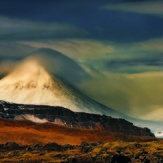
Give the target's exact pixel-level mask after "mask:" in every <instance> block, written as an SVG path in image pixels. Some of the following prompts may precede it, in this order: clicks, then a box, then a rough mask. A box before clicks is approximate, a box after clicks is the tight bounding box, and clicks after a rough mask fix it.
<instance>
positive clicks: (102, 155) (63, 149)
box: [0, 141, 163, 163]
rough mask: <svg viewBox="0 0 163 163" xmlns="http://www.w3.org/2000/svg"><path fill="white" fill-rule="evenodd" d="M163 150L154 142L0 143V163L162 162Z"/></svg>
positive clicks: (159, 144) (157, 142)
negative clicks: (78, 143)
mask: <svg viewBox="0 0 163 163" xmlns="http://www.w3.org/2000/svg"><path fill="white" fill-rule="evenodd" d="M162 150H163V148H162V143H161V142H159V141H154V142H142V143H139V142H132V143H131V142H107V143H101V142H96V143H87V142H82V143H81V144H80V145H70V144H65V145H59V144H57V143H55V142H53V143H47V144H42V145H40V144H31V145H24V146H23V145H19V144H17V143H15V142H7V143H5V144H0V162H12V163H13V162H14V161H15V162H17V163H43V162H44V163H52V162H53V163H54V162H55V163H138V162H142V163H157V162H158V163H161V162H163V155H162V154H163V151H162Z"/></svg>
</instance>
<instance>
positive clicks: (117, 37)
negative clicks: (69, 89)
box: [0, 0, 163, 120]
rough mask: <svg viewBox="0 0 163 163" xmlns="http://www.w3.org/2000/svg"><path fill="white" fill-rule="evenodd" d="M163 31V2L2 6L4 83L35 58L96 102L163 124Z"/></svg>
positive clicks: (52, 1)
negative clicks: (21, 64) (55, 69)
mask: <svg viewBox="0 0 163 163" xmlns="http://www.w3.org/2000/svg"><path fill="white" fill-rule="evenodd" d="M162 29H163V2H162V0H116V1H115V0H100V1H99V0H94V1H92V0H78V1H76V0H69V1H67V0H46V1H44V0H24V1H22V0H14V1H13V0H5V1H0V77H1V78H2V77H4V76H5V75H6V74H8V73H10V72H11V71H12V70H13V68H14V67H15V66H16V65H17V64H18V63H19V62H20V61H21V60H23V59H25V58H26V57H28V56H31V55H34V56H37V57H41V58H43V59H41V61H44V62H42V64H44V66H46V67H47V69H48V70H49V71H51V72H52V71H53V66H51V65H54V64H55V65H57V66H58V70H57V72H56V71H55V72H53V73H54V74H55V73H56V75H58V76H60V77H61V78H63V79H65V80H66V81H68V82H69V83H71V84H73V85H74V86H75V87H77V88H78V89H80V90H81V91H82V92H84V93H85V94H87V95H88V96H90V97H91V98H93V99H95V100H97V101H99V102H101V103H103V104H105V105H107V106H109V107H112V108H113V109H115V110H118V111H119V112H122V113H124V114H127V115H129V116H132V117H136V118H142V119H150V120H163V117H162V116H161V114H160V113H161V112H162V111H163V100H162V92H163V85H162V82H163V46H162V45H163V30H162ZM49 58H50V59H49ZM51 58H53V59H51ZM45 61H46V64H45ZM153 115H155V116H153Z"/></svg>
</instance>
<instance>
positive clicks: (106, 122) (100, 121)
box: [0, 101, 154, 137]
mask: <svg viewBox="0 0 163 163" xmlns="http://www.w3.org/2000/svg"><path fill="white" fill-rule="evenodd" d="M25 114H29V115H34V116H35V117H38V118H39V119H47V120H48V121H49V122H52V123H55V124H59V125H63V126H67V127H74V128H86V129H103V130H106V131H109V132H117V133H123V134H126V135H134V136H151V137H154V134H153V133H151V131H150V130H149V129H148V128H140V127H137V126H134V125H133V123H131V122H129V121H127V120H125V119H122V118H112V117H111V116H106V115H99V114H90V113H84V112H73V111H71V110H69V109H66V108H64V107H59V106H48V105H23V104H14V103H8V102H5V101H0V117H2V118H7V119H14V118H15V117H16V116H18V115H25Z"/></svg>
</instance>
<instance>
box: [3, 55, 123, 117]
mask: <svg viewBox="0 0 163 163" xmlns="http://www.w3.org/2000/svg"><path fill="white" fill-rule="evenodd" d="M0 99H1V100H5V101H9V102H15V103H22V104H39V105H53V106H63V107H66V108H69V109H71V110H72V111H76V112H87V113H97V114H106V115H110V116H113V117H121V118H125V115H123V114H121V113H119V112H117V111H114V110H113V109H110V108H108V107H106V106H104V105H102V104H99V103H97V102H96V101H94V100H92V99H90V98H89V97H87V96H86V95H84V94H83V93H81V92H80V91H78V90H77V89H75V88H74V87H72V86H71V85H70V84H68V83H66V82H65V81H63V80H60V79H59V78H57V77H56V76H53V75H51V74H50V73H49V72H47V71H46V70H45V68H44V67H43V66H41V65H40V64H39V63H38V61H37V60H35V59H31V58H27V59H26V60H24V61H23V62H22V63H20V64H19V65H18V67H17V68H16V69H15V70H14V71H13V72H12V73H10V74H9V75H7V76H6V77H5V78H3V79H2V80H0Z"/></svg>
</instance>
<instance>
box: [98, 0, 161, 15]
mask: <svg viewBox="0 0 163 163" xmlns="http://www.w3.org/2000/svg"><path fill="white" fill-rule="evenodd" d="M100 9H105V10H119V11H124V12H135V13H142V14H154V15H163V2H161V1H149V2H147V1H146V2H126V3H116V4H108V5H105V6H102V7H101V8H100Z"/></svg>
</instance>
